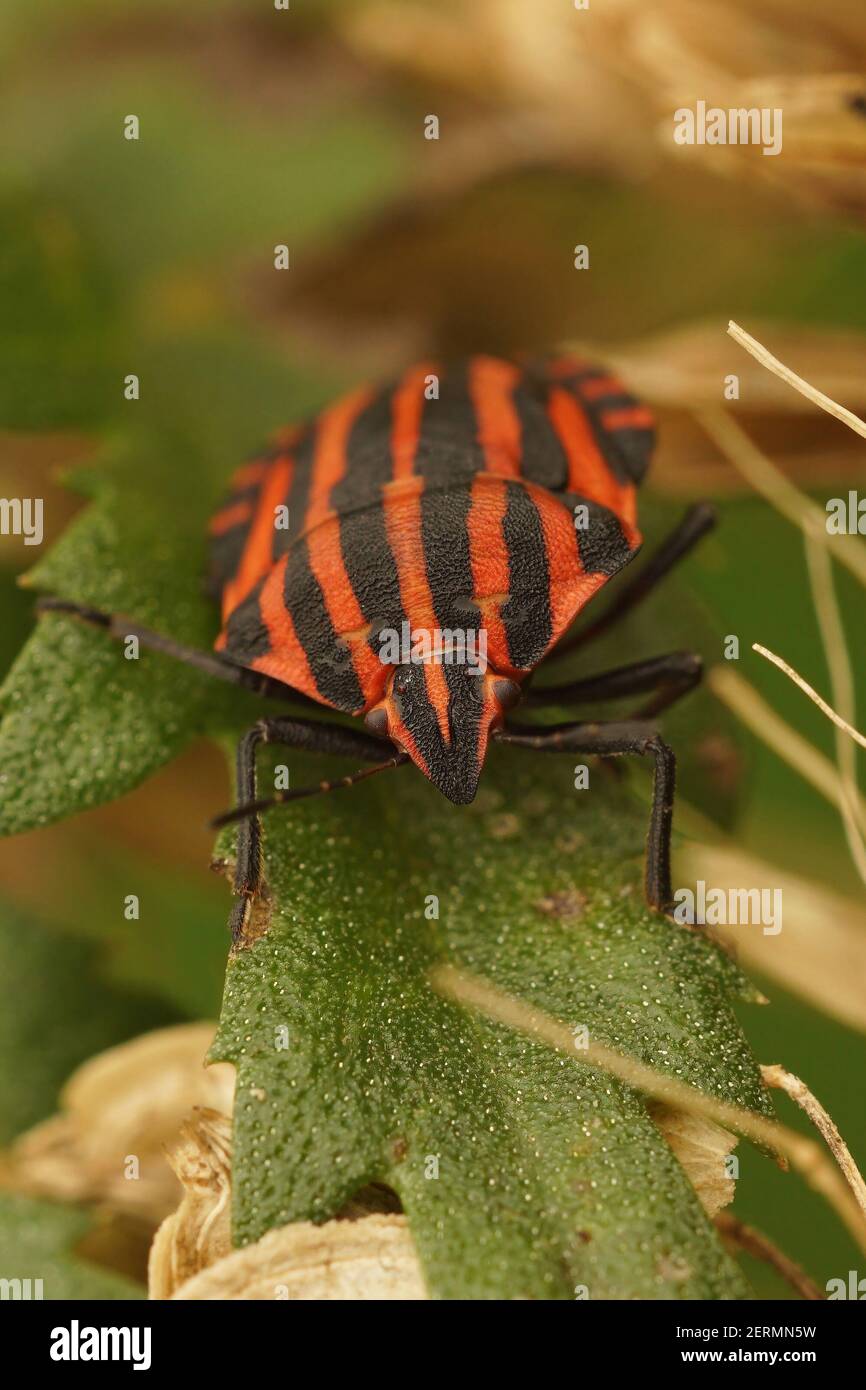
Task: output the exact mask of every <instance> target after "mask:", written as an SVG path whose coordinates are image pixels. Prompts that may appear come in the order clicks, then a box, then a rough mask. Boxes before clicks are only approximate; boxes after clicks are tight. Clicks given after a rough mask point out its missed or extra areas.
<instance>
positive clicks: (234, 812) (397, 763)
mask: <svg viewBox="0 0 866 1390" xmlns="http://www.w3.org/2000/svg"><path fill="white" fill-rule="evenodd" d="M408 761H409V754H408V753H395V754H394V756H393V758H389V759H388V760H387V762H384V763H376V764H375V765H374V766H373V767H363V768H360V769H359V770H358V771H357V772H350V773H349V774H348V776H346V777H335V778H333V779H332V780H331V781H327V782H317V783H316V785H315V786H314V787H296V788H295V789H294V790H293V791H282V792H274V795H273V796H269V797H265V798H263V799H262V800H260V801H248V802H247V803H246V804H245V805H243V806H233V807H232V809H231V810H230V811H224V812H223V814H222V815H221V816H216V817H215V818H214V819H213V820H212V821H210V822H209V828H210V829H211V830H220V829H221V828H222V827H223V826H224V825H233V824H235V823H236V822H237V821H243V820H249V819H250V818H251V817H252V816H257V815H258V814H259V812H260V811H269V810H270V809H271V807H272V806H282V805H284V804H285V803H286V802H289V801H301V800H302V799H303V798H304V797H306V796H318V795H319V793H320V792H337V791H340V790H341V788H342V787H354V785H355V783H356V782H363V781H364V779H365V778H367V777H373V776H375V774H376V773H377V772H387V771H388V769H389V768H392V767H401V766H402V765H403V763H407V762H408Z"/></svg>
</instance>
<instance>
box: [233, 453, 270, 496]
mask: <svg viewBox="0 0 866 1390" xmlns="http://www.w3.org/2000/svg"><path fill="white" fill-rule="evenodd" d="M269 467H270V465H269V463H268V461H267V459H253V460H252V462H250V463H244V464H242V465H241V467H240V468H236V469H235V471H234V473H233V474H232V476H231V481H230V484H229V485H230V487H231V489H232V491H238V492H239V491H240V490H241V489H242V488H246V487H255V485H256V483H260V482H261V480H262V478H263V477H264V476H265V474H266V473H267V471H268V468H269Z"/></svg>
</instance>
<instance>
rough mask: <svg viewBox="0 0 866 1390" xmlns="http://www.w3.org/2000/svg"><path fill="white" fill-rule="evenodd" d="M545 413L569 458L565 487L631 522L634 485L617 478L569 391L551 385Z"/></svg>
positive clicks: (634, 518) (634, 499)
mask: <svg viewBox="0 0 866 1390" xmlns="http://www.w3.org/2000/svg"><path fill="white" fill-rule="evenodd" d="M547 413H548V417H549V419H550V423H551V424H552V425H553V428H554V429H555V430H556V433H557V435H558V436H559V440H560V443H561V444H562V447H563V449H564V450H565V454H566V457H567V459H568V490H569V491H570V492H576V493H579V494H580V495H581V496H583V497H586V498H588V499H589V501H590V502H598V503H599V504H600V505H601V506H603V507H608V508H609V509H610V511H612V512H613V513H614V514H615V515H616V516H617V517H619V519H620V520H621V521H625V522H627V523H628V525H629V526H634V524H635V520H636V517H637V500H636V497H635V490H634V487H632V486H631V484H629V483H619V482H617V480H616V478H615V477H614V475H613V473H612V472H611V469H610V466H609V465H608V463H607V462H606V460H605V458H604V455H603V454H602V452H601V450H600V449H599V447H598V445H597V443H596V442H595V436H594V435H593V432H592V427H591V425H590V423H589V420H588V419H587V417H586V413H585V412H584V411H583V410H582V409H581V407H580V405H579V404H578V402H577V401H576V400H575V399H574V397H573V396H572V395H571V393H570V392H568V391H563V390H562V388H561V387H558V386H557V387H554V388H553V390H552V391H551V392H550V396H549V397H548V402H547Z"/></svg>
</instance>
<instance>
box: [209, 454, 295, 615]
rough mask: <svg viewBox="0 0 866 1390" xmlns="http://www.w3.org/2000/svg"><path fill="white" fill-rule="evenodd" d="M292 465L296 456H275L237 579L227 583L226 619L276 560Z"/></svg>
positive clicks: (264, 484)
mask: <svg viewBox="0 0 866 1390" xmlns="http://www.w3.org/2000/svg"><path fill="white" fill-rule="evenodd" d="M293 468H294V463H293V460H292V459H290V458H288V457H286V456H283V457H281V458H278V459H275V460H274V462H273V463H272V464H271V465H270V468H269V470H268V473H267V476H266V478H265V481H264V483H263V485H262V490H261V492H260V493H259V500H258V504H257V506H256V514H255V517H254V519H253V524H252V526H251V527H250V534H249V536H248V537H247V543H246V545H245V546H244V552H243V555H242V556H241V560H240V564H239V565H238V572H237V574H236V575H235V577H234V579H232V580H230V581H229V583H228V584H226V587H225V590H224V592H223V622H225V620H226V618H228V617H229V615H230V614H231V613H233V612H234V610H235V609H236V608H237V606H238V604H239V603H242V602H243V600H244V599H245V598H246V596H247V594H248V593H249V592H250V591H251V590H252V589H254V588H255V586H256V584H257V583H258V582H259V580H260V579H262V578H263V577H264V576H265V575H266V574H267V572H268V570H269V569H270V567H271V564H272V563H273V555H274V522H275V520H276V509H277V507H279V506H281V505H282V504H283V503H284V502H285V500H286V497H287V496H288V492H289V487H290V486H291V481H292V471H293Z"/></svg>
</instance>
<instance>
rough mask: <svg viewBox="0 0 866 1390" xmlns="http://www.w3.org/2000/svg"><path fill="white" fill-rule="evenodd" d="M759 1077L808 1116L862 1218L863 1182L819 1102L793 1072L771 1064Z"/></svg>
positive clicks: (865, 1201)
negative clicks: (836, 1166)
mask: <svg viewBox="0 0 866 1390" xmlns="http://www.w3.org/2000/svg"><path fill="white" fill-rule="evenodd" d="M761 1075H762V1076H763V1078H764V1081H765V1082H766V1084H767V1085H768V1086H774V1087H776V1089H778V1090H780V1091H784V1092H785V1094H786V1095H788V1096H790V1097H791V1099H792V1100H793V1101H795V1102H796V1103H797V1105H799V1107H800V1109H801V1110H802V1111H803V1112H804V1113H805V1114H806V1115H808V1116H809V1119H810V1120H811V1121H812V1124H813V1125H814V1126H815V1128H816V1129H817V1131H818V1133H819V1134H820V1135H821V1138H822V1139H823V1140H824V1142H825V1144H826V1145H827V1148H828V1149H829V1150H830V1152H831V1153H832V1155H833V1157H834V1158H835V1160H836V1162H837V1163H838V1165H839V1167H840V1168H841V1170H842V1172H843V1173H844V1175H845V1180H846V1182H847V1183H848V1186H849V1187H850V1189H851V1191H852V1193H853V1194H854V1200H855V1201H856V1202H857V1205H858V1206H859V1208H860V1210H861V1211H862V1212H863V1214H864V1215H866V1182H864V1181H863V1175H862V1173H861V1172H860V1169H859V1168H858V1167H857V1164H856V1163H855V1162H854V1160H853V1158H852V1157H851V1152H850V1150H849V1148H848V1145H847V1144H846V1143H845V1140H844V1139H843V1138H842V1136H841V1134H840V1133H839V1131H838V1129H837V1128H836V1126H835V1124H834V1123H833V1121H832V1120H831V1118H830V1116H829V1115H828V1114H827V1111H826V1110H825V1109H824V1107H823V1105H822V1104H821V1102H820V1101H819V1100H818V1099H817V1098H816V1097H815V1096H813V1094H812V1092H811V1091H810V1090H809V1087H808V1086H807V1085H806V1083H805V1082H804V1081H801V1080H800V1078H799V1076H794V1074H793V1072H790V1071H786V1070H785V1068H784V1067H780V1066H778V1065H775V1064H774V1065H772V1066H767V1067H761Z"/></svg>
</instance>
